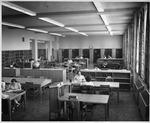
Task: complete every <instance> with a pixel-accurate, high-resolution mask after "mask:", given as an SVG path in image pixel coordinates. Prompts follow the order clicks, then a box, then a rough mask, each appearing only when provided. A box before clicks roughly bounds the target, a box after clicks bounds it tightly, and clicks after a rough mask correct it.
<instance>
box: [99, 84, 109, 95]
mask: <svg viewBox="0 0 150 123" xmlns="http://www.w3.org/2000/svg"><path fill="white" fill-rule="evenodd" d="M99 90H100V92H99V94H107V95H110V92H111V88H110V85H100V89H99Z"/></svg>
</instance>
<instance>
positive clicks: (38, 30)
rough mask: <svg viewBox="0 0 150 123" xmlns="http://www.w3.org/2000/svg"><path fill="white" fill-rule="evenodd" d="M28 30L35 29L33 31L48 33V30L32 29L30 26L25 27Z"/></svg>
mask: <svg viewBox="0 0 150 123" xmlns="http://www.w3.org/2000/svg"><path fill="white" fill-rule="evenodd" d="M27 29H28V30H30V31H35V32H42V33H48V31H45V30H40V29H32V28H27Z"/></svg>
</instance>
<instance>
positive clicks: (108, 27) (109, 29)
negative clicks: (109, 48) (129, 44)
mask: <svg viewBox="0 0 150 123" xmlns="http://www.w3.org/2000/svg"><path fill="white" fill-rule="evenodd" d="M106 27H107V30H108V31H109V33H110V35H113V34H112V32H111V28H110V26H106Z"/></svg>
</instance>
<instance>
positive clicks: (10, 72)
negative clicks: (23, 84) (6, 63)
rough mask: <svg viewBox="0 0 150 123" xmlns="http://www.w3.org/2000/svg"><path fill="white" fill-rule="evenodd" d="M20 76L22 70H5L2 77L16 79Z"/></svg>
mask: <svg viewBox="0 0 150 123" xmlns="http://www.w3.org/2000/svg"><path fill="white" fill-rule="evenodd" d="M16 76H20V68H3V69H2V77H16Z"/></svg>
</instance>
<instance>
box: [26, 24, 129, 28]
mask: <svg viewBox="0 0 150 123" xmlns="http://www.w3.org/2000/svg"><path fill="white" fill-rule="evenodd" d="M126 25H128V23H110V24H109V26H126ZM65 26H67V27H91V26H105V25H104V24H73V25H65ZM26 28H60V27H58V26H55V25H51V26H27V27H26Z"/></svg>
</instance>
